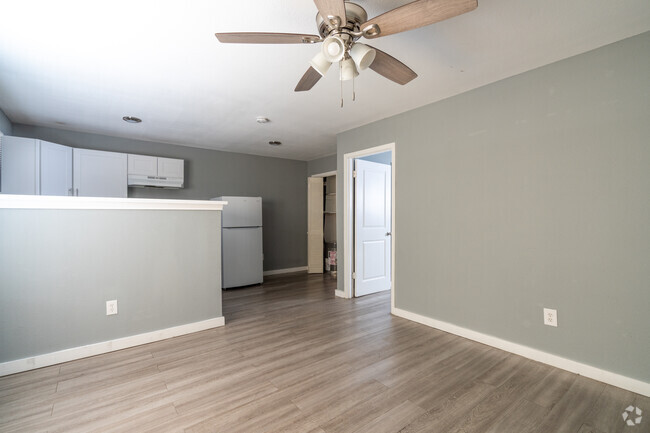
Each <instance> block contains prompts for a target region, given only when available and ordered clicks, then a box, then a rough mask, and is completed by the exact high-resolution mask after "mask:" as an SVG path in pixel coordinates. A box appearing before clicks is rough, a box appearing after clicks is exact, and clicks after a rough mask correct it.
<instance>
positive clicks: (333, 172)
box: [306, 170, 338, 273]
mask: <svg viewBox="0 0 650 433" xmlns="http://www.w3.org/2000/svg"><path fill="white" fill-rule="evenodd" d="M337 174H338V172H337V171H336V170H333V171H326V172H324V173H317V174H312V175H310V176H307V182H309V179H311V178H323V179H324V178H326V177H330V176H336V175H337ZM310 199H311V197H310V196H309V188H307V203H309V200H310ZM307 218H309V210H307ZM307 227H308V228H309V220H308V221H307ZM306 268H307V272H309V230H308V231H307V266H306ZM323 273H325V270H324V269H323Z"/></svg>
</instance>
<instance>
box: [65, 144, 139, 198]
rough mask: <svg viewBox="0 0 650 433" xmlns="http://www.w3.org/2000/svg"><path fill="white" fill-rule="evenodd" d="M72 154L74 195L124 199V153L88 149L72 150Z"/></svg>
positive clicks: (125, 165) (125, 169)
mask: <svg viewBox="0 0 650 433" xmlns="http://www.w3.org/2000/svg"><path fill="white" fill-rule="evenodd" d="M72 153H73V157H72V160H73V166H74V170H73V183H74V192H75V195H78V196H83V197H125V198H126V196H127V157H126V153H116V152H102V151H99V150H88V149H73V152H72Z"/></svg>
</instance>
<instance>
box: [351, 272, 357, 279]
mask: <svg viewBox="0 0 650 433" xmlns="http://www.w3.org/2000/svg"><path fill="white" fill-rule="evenodd" d="M352 279H353V280H356V279H357V273H356V272H352Z"/></svg>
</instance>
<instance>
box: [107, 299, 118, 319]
mask: <svg viewBox="0 0 650 433" xmlns="http://www.w3.org/2000/svg"><path fill="white" fill-rule="evenodd" d="M113 314H117V299H114V300H112V301H106V315H107V316H111V315H113Z"/></svg>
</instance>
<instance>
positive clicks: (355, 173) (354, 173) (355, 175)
mask: <svg viewBox="0 0 650 433" xmlns="http://www.w3.org/2000/svg"><path fill="white" fill-rule="evenodd" d="M352 177H354V178H356V177H357V171H356V170H354V171H353V172H352Z"/></svg>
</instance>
